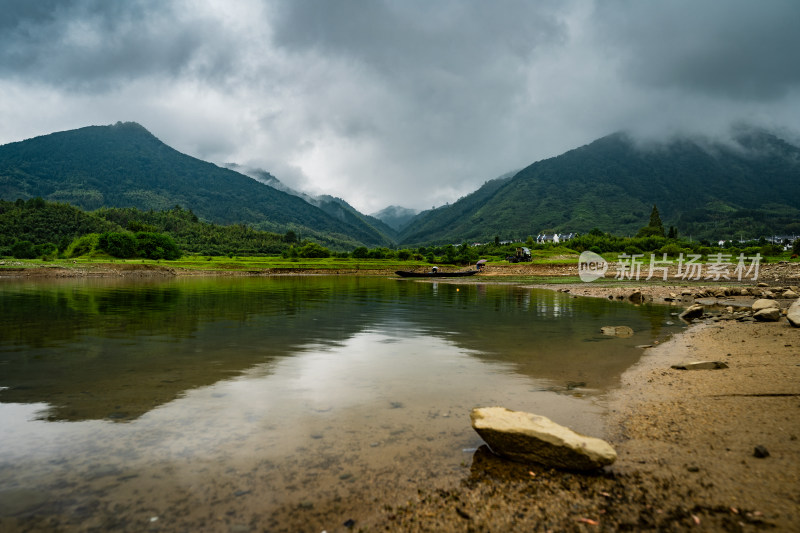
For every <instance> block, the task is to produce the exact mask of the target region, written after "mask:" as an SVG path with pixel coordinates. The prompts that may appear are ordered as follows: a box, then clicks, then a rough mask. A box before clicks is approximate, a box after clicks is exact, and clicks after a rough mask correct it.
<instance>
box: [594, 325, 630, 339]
mask: <svg viewBox="0 0 800 533" xmlns="http://www.w3.org/2000/svg"><path fill="white" fill-rule="evenodd" d="M600 332H601V333H602V334H603V335H609V336H611V337H622V338H627V337H633V330H632V329H631V328H629V327H628V326H604V327H602V328H600Z"/></svg>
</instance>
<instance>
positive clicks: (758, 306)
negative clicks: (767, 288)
mask: <svg viewBox="0 0 800 533" xmlns="http://www.w3.org/2000/svg"><path fill="white" fill-rule="evenodd" d="M752 307H753V312H756V311H761V310H762V309H771V308H773V307H774V308H779V307H780V305H778V302H776V301H775V300H769V299H766V298H762V299H759V300H756V301H755V302H753V306H752Z"/></svg>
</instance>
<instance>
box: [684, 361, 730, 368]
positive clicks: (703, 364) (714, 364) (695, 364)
mask: <svg viewBox="0 0 800 533" xmlns="http://www.w3.org/2000/svg"><path fill="white" fill-rule="evenodd" d="M672 368H674V369H676V370H716V369H718V368H728V365H727V364H726V363H723V362H722V361H692V362H691V363H681V364H678V365H672Z"/></svg>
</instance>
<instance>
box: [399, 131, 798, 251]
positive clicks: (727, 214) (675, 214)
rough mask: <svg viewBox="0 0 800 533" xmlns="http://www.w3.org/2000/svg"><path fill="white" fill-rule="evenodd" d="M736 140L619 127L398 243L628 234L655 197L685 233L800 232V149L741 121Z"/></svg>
mask: <svg viewBox="0 0 800 533" xmlns="http://www.w3.org/2000/svg"><path fill="white" fill-rule="evenodd" d="M734 141H735V142H732V143H714V142H710V141H708V140H698V139H694V140H693V139H677V140H674V141H672V142H670V143H667V144H659V145H651V146H639V145H637V144H635V143H634V142H633V140H632V139H631V138H630V137H629V136H627V135H625V134H623V133H617V134H613V135H609V136H607V137H604V138H602V139H598V140H597V141H594V142H593V143H591V144H589V145H586V146H583V147H581V148H577V149H575V150H571V151H569V152H567V153H565V154H563V155H560V156H558V157H554V158H552V159H547V160H544V161H539V162H537V163H534V164H532V165H530V166H529V167H527V168H525V169H523V170H522V171H520V172H519V173H517V174H516V175H515V176H514V177H513V178H512V179H510V180H507V181H505V182H503V183H502V184H501V186H500V187H497V188H495V189H494V190H486V188H485V187H484V188H482V189H481V190H479V191H476V192H475V193H473V194H472V195H470V196H467V197H466V198H462V199H461V200H459V201H458V202H456V203H455V204H453V205H450V206H446V207H443V208H439V209H435V210H433V211H428V212H425V213H423V214H421V215H420V216H419V217H418V218H417V220H415V221H414V222H413V223H412V224H411V225H410V226H408V227H407V228H405V229H404V230H403V232H402V233H401V235H400V236H399V240H400V242H402V243H422V242H436V243H447V242H460V241H489V240H491V239H493V238H494V236H500V237H501V238H503V239H506V238H522V239H524V238H526V237H527V236H529V235H533V236H536V235H537V234H539V233H542V232H552V231H559V232H587V231H589V230H590V229H592V228H594V227H598V228H600V229H601V230H603V231H608V232H612V233H615V234H620V235H626V234H634V233H636V231H637V230H638V229H639V228H641V227H642V226H644V225H646V224H647V221H648V217H649V214H650V210H651V209H652V206H653V204H656V205H658V208H659V211H660V212H661V217H662V219H663V220H664V223H665V224H667V225H675V226H677V227H678V229H679V231H680V232H681V233H682V234H684V235H686V234H692V235H694V236H697V237H700V238H703V237H705V238H733V237H740V236H744V237H759V236H761V235H771V234H781V233H800V148H798V147H797V146H795V145H793V144H790V143H788V142H786V141H785V140H782V139H781V138H779V137H777V136H776V135H774V134H772V133H769V132H766V131H763V130H757V129H754V128H739V129H738V130H737V131H736V132H735V136H734ZM490 183H491V182H490ZM487 185H488V184H487Z"/></svg>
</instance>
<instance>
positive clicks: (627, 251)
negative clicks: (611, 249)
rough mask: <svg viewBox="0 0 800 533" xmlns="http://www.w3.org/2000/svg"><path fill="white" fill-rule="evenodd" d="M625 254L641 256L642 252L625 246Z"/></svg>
mask: <svg viewBox="0 0 800 533" xmlns="http://www.w3.org/2000/svg"><path fill="white" fill-rule="evenodd" d="M625 253H626V254H628V255H633V254H641V253H644V252H642V250H641V249H640V248H638V247H636V246H626V247H625Z"/></svg>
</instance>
